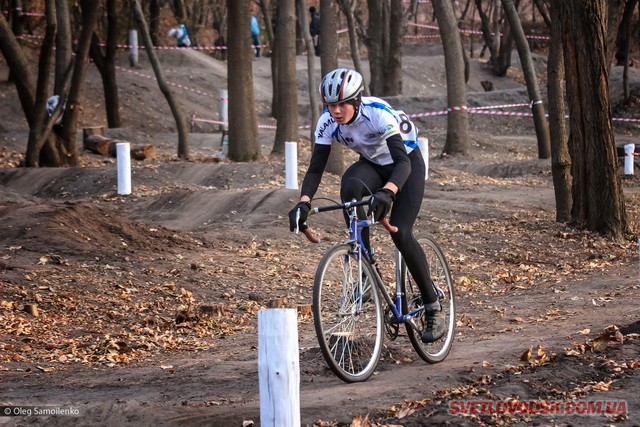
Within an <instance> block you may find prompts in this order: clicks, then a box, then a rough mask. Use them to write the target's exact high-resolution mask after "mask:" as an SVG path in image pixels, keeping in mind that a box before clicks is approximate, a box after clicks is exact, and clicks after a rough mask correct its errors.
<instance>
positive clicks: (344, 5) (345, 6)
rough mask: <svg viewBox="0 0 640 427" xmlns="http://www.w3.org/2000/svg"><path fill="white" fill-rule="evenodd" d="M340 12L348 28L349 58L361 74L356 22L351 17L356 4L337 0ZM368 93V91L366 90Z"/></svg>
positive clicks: (345, 0) (349, 0)
mask: <svg viewBox="0 0 640 427" xmlns="http://www.w3.org/2000/svg"><path fill="white" fill-rule="evenodd" d="M339 1H340V7H341V9H342V13H343V14H344V16H345V17H346V18H347V28H348V30H349V47H350V49H351V60H352V61H353V68H355V70H356V71H357V72H359V73H360V74H363V67H362V61H360V52H359V47H358V34H357V32H356V22H355V19H354V17H353V9H354V7H355V5H356V4H357V3H356V2H355V1H351V0H339ZM367 93H368V91H367Z"/></svg>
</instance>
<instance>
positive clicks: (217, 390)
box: [0, 48, 640, 426]
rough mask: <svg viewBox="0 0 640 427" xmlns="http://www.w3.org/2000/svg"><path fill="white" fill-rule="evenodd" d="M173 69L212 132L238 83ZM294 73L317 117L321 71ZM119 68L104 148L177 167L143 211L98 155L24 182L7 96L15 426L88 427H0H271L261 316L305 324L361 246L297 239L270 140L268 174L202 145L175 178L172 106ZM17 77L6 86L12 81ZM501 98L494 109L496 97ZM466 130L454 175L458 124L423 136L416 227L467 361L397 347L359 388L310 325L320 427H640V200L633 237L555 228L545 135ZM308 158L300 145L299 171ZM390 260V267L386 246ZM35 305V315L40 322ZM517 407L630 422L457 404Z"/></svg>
mask: <svg viewBox="0 0 640 427" xmlns="http://www.w3.org/2000/svg"><path fill="white" fill-rule="evenodd" d="M409 53H410V55H407V56H406V58H405V61H406V69H405V73H406V82H405V93H408V94H411V96H405V97H400V98H398V99H395V100H394V103H395V104H396V105H398V106H399V107H401V108H402V109H404V110H405V112H407V113H410V114H411V113H422V112H426V111H434V110H438V109H441V108H443V107H445V106H446V101H445V100H446V98H445V93H446V92H445V89H444V80H443V73H444V70H443V66H442V64H443V60H442V57H441V55H440V53H439V52H438V51H437V49H435V48H434V49H432V50H431V51H429V50H427V51H426V52H425V51H422V50H420V49H416V48H413V49H411V50H410V52H409ZM161 56H162V61H163V64H164V66H165V70H166V73H167V76H168V78H169V79H170V80H171V81H173V82H175V83H181V84H182V85H183V86H186V87H187V88H188V89H189V88H191V89H197V90H199V91H201V92H200V94H198V93H196V92H195V91H191V90H185V89H181V88H178V87H177V86H176V87H174V90H175V91H176V93H178V94H179V96H180V98H181V101H182V103H181V105H182V106H183V108H184V109H185V112H186V113H187V114H189V116H191V115H196V116H198V117H203V118H212V119H215V118H216V116H215V114H214V113H215V111H216V101H215V98H216V94H217V91H218V90H219V89H222V88H224V84H225V79H226V68H225V66H224V64H223V63H219V62H217V61H214V60H211V59H210V58H208V57H206V56H205V55H203V54H202V53H199V52H195V51H188V50H181V51H162V52H161ZM298 60H299V69H300V70H301V72H300V83H299V93H300V98H301V102H300V104H301V105H305V101H304V99H305V92H306V89H305V86H304V84H303V82H304V78H305V77H306V71H304V70H305V67H306V58H298ZM538 60H539V61H542V60H541V59H538ZM516 62H517V59H514V63H516ZM344 63H345V64H348V63H347V62H346V61H345V62H344ZM473 64H474V73H473V77H472V80H471V82H470V85H469V89H470V92H471V93H470V95H469V97H470V103H472V104H473V105H478V106H486V105H497V104H504V103H520V102H527V96H526V90H525V89H524V88H523V87H522V85H521V84H520V83H518V70H517V69H514V70H513V73H510V75H511V76H512V77H514V78H506V79H497V78H494V77H492V76H491V75H490V74H489V73H488V72H487V71H486V69H485V68H484V66H483V64H482V63H481V62H478V61H474V63H473ZM254 65H255V70H256V80H255V82H254V85H255V88H256V100H257V110H258V113H259V117H260V120H261V122H262V123H265V124H266V123H272V122H270V121H269V119H268V117H267V116H268V112H269V104H268V100H269V99H270V87H271V86H270V83H269V81H268V75H269V63H268V59H267V58H262V59H260V60H258V61H254ZM120 66H121V68H120V69H119V79H120V80H119V82H120V94H121V97H122V101H123V102H122V109H123V118H124V125H123V128H121V129H115V130H109V131H108V135H110V136H113V137H114V138H119V139H125V140H129V141H131V142H132V143H133V144H147V143H153V144H156V145H157V147H158V149H159V152H160V156H159V157H158V159H155V160H147V161H145V162H139V163H135V164H134V165H133V172H132V174H133V194H132V195H130V196H120V195H118V194H117V193H116V167H115V163H114V162H113V161H112V160H111V159H104V158H100V157H98V156H96V155H92V154H90V153H83V155H82V159H83V165H84V166H83V167H80V168H65V169H39V170H27V169H23V168H18V167H16V165H17V164H18V162H19V161H20V159H21V156H22V153H23V151H24V147H25V146H26V135H27V128H26V126H25V123H24V118H23V116H22V114H21V112H20V108H19V103H18V102H17V101H16V96H15V90H14V89H13V87H12V85H11V84H8V83H5V82H3V83H1V84H0V97H1V98H2V103H1V104H0V148H2V147H4V148H3V149H2V154H1V156H2V164H3V167H2V168H0V183H1V185H0V220H1V221H2V228H1V230H2V231H1V233H0V381H1V382H2V387H0V405H62V406H65V407H73V408H77V409H78V411H79V415H78V416H77V417H75V418H73V417H71V418H70V417H67V416H50V417H43V416H40V417H34V416H32V417H29V416H17V417H1V416H0V424H8V425H30V424H43V425H44V424H46V425H67V424H82V425H89V424H90V425H125V424H131V425H149V424H155V425H177V424H186V425H225V426H226V425H230V426H231V425H234V426H240V425H242V423H243V421H245V420H252V421H254V422H255V423H256V424H257V423H259V396H258V381H257V353H258V351H257V341H258V340H257V320H256V319H257V316H256V314H257V312H258V311H259V310H260V309H263V308H264V307H266V306H267V304H268V303H269V302H270V301H272V300H275V299H277V298H286V303H285V305H286V306H288V307H297V306H299V305H305V304H309V303H310V300H311V285H312V281H313V274H314V266H315V264H316V263H317V261H318V260H319V258H320V256H321V254H322V252H323V250H324V249H325V248H326V247H328V245H329V244H331V243H333V242H337V241H339V240H340V239H342V238H343V234H342V231H341V228H340V226H341V220H340V218H339V216H338V215H337V214H336V215H331V214H327V215H325V216H319V217H318V218H314V222H313V226H314V227H315V228H316V230H317V231H318V232H319V233H320V234H321V235H322V236H323V237H324V239H325V243H322V244H320V245H318V246H313V245H311V244H310V243H308V242H306V241H304V240H303V238H301V237H299V236H295V235H293V234H291V233H289V232H288V230H287V220H286V213H287V211H288V209H289V208H290V206H292V204H293V202H294V200H296V198H297V191H296V190H286V189H284V165H283V161H282V159H279V158H271V157H268V156H267V155H268V153H269V150H270V144H272V142H273V138H274V133H273V132H272V131H270V130H262V131H261V132H260V138H261V141H262V143H263V147H264V153H265V157H264V158H263V159H261V160H260V161H258V162H255V163H251V164H236V163H230V162H219V163H216V162H213V161H212V154H213V152H214V151H215V149H216V148H217V147H218V145H219V141H220V134H211V133H207V132H209V131H211V130H212V129H211V128H207V126H206V125H203V124H197V125H196V126H195V127H194V133H193V134H192V135H191V144H192V151H193V153H194V155H193V160H192V161H188V162H187V161H177V160H176V159H175V154H174V153H175V143H176V135H175V130H174V127H173V125H172V122H171V115H170V113H169V111H168V107H167V106H166V104H165V103H164V102H163V100H162V97H161V95H160V92H159V91H158V89H157V87H155V86H154V83H153V80H151V79H146V78H145V77H144V76H149V75H152V71H151V69H150V67H149V65H148V63H147V62H146V61H145V60H144V58H142V60H141V64H140V68H139V69H137V70H131V69H129V68H128V66H127V58H126V57H125V56H124V55H123V57H122V58H121V60H120ZM0 71H1V74H0V77H1V78H2V79H3V81H4V80H6V76H7V70H6V64H5V63H4V62H0ZM133 71H135V72H136V73H137V74H134V73H133ZM635 71H636V70H635V69H632V75H633V76H636V74H637V73H635ZM185 73H186V75H185ZM619 74H620V72H619V70H614V78H618V80H617V82H618V83H619ZM616 76H617V77H616ZM487 79H490V80H492V81H493V82H494V86H495V88H496V90H495V91H494V92H489V93H484V92H482V89H481V86H480V81H482V80H487ZM634 81H635V82H640V78H636V79H635V80H634ZM616 87H617V86H616ZM99 88H100V83H99V79H98V74H97V72H96V71H95V70H94V69H92V70H90V73H89V76H88V78H87V88H86V92H85V94H90V95H91V96H90V97H88V99H87V100H86V102H85V103H84V106H83V114H82V118H81V123H82V125H84V126H92V125H96V124H104V118H103V116H102V115H101V113H99V110H100V104H101V100H100V95H99V94H100V93H101V91H100V89H99ZM202 92H204V93H205V95H202ZM302 110H304V107H303V108H302ZM519 111H526V110H522V109H520V110H519ZM619 112H620V114H628V115H633V112H632V111H631V112H629V110H624V111H622V110H620V111H619ZM470 120H471V129H472V133H471V145H472V149H471V153H470V155H469V156H468V157H464V158H440V157H439V156H437V154H439V153H440V152H441V150H442V146H443V144H444V140H445V136H446V121H445V119H444V118H443V117H440V116H437V117H426V118H424V119H420V120H418V122H419V127H420V128H421V131H422V135H423V136H426V137H428V138H429V140H430V148H431V159H430V177H429V180H428V181H427V189H426V191H425V197H424V204H423V209H422V212H421V215H420V219H419V224H420V225H419V227H420V230H421V232H430V233H432V234H434V235H435V236H436V237H437V238H438V239H439V241H440V242H441V243H442V245H443V247H444V248H445V251H446V253H447V256H448V259H449V262H450V266H451V269H452V272H453V275H454V279H455V282H456V286H457V290H458V296H459V299H458V303H459V304H458V316H457V317H458V319H457V320H458V328H457V335H456V341H455V343H454V347H453V350H452V352H451V354H450V356H449V357H448V358H447V359H446V360H445V361H444V362H443V363H441V364H438V365H426V364H425V363H423V362H422V361H420V360H419V359H418V358H417V356H416V355H415V354H414V353H413V352H412V349H411V347H410V344H409V342H408V340H406V339H405V338H404V337H400V338H399V339H398V340H396V341H393V342H387V345H386V347H385V349H384V355H383V359H382V361H381V362H380V366H379V369H378V372H377V373H376V375H374V376H373V377H372V378H371V379H370V380H369V381H368V382H366V383H364V384H352V385H347V384H343V383H342V382H340V381H339V380H338V379H337V378H335V377H334V376H333V375H332V374H331V372H330V371H329V370H328V369H327V367H326V365H325V363H324V361H323V359H322V357H321V355H320V353H319V350H318V347H317V344H316V341H315V336H314V332H313V323H312V320H311V319H310V318H309V317H308V316H301V317H300V319H299V339H300V369H301V386H300V390H301V407H302V411H301V412H302V413H301V416H302V423H303V425H349V424H350V423H351V422H352V421H353V422H354V425H366V422H371V423H373V424H374V425H432V424H435V425H460V424H466V425H503V424H507V425H512V424H516V425H531V424H536V425H576V424H577V425H610V424H615V425H638V424H639V423H640V415H639V414H640V403H639V402H638V395H640V386H639V384H640V381H639V380H640V377H639V374H638V372H639V369H638V367H639V366H640V356H639V354H640V352H639V350H640V339H639V335H638V333H640V324H639V323H638V322H639V321H640V310H639V308H638V304H637V302H636V301H635V300H634V298H637V295H638V289H639V287H640V281H639V276H638V272H639V271H638V269H639V268H640V259H639V252H638V246H637V234H638V226H639V225H638V223H639V211H640V209H639V204H640V202H639V197H638V189H639V185H638V179H637V178H636V177H631V178H624V179H623V185H624V191H625V200H626V203H627V215H628V216H629V221H630V224H631V227H632V234H631V235H630V236H629V239H628V240H627V241H625V242H617V243H614V242H610V241H607V240H605V239H603V238H601V237H600V236H598V235H595V234H592V233H588V232H584V231H580V230H578V229H574V228H572V227H569V226H567V225H565V224H559V223H556V222H555V221H554V217H555V212H554V195H553V189H552V181H551V172H550V162H549V161H545V160H536V153H537V149H536V142H535V137H534V136H535V135H534V131H533V126H532V124H531V123H530V119H528V118H523V117H504V116H484V115H472V116H471V119H470ZM304 121H305V116H304V115H302V116H301V123H304ZM615 131H616V137H617V141H618V143H624V142H626V141H632V140H634V139H637V135H638V133H639V131H638V128H637V126H636V125H634V124H616V129H615ZM303 137H304V135H303ZM308 157H309V150H308V144H307V143H303V144H301V147H300V170H301V172H302V171H303V170H304V165H305V162H306V161H307V160H308ZM337 182H338V177H336V176H331V175H328V176H326V177H325V180H324V182H323V195H324V196H326V197H335V194H336V189H337ZM377 241H378V244H379V246H380V247H381V248H384V247H385V245H386V247H388V244H389V240H388V238H387V237H386V236H384V234H382V233H379V234H378V236H377ZM33 304H36V305H37V309H38V315H37V316H34V315H32V314H29V313H27V312H26V311H25V308H26V307H28V306H30V305H33ZM529 350H531V353H529ZM514 399H516V400H524V401H531V400H534V401H562V402H568V401H570V400H572V399H578V400H601V399H605V400H616V401H618V400H624V401H626V405H627V415H617V416H609V417H606V416H590V417H585V416H576V415H574V416H556V417H552V416H548V415H547V416H543V415H536V416H530V415H512V416H509V415H505V416H498V415H467V416H459V415H451V414H449V409H450V408H451V406H450V405H451V404H452V402H456V401H477V400H494V401H507V400H510V401H513V400H514ZM365 418H366V419H367V421H363V420H364V419H365ZM358 423H360V424H358Z"/></svg>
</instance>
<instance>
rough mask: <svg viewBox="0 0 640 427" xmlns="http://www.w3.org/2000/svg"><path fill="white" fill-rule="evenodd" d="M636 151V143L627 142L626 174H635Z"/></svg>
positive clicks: (625, 151) (625, 148) (625, 155)
mask: <svg viewBox="0 0 640 427" xmlns="http://www.w3.org/2000/svg"><path fill="white" fill-rule="evenodd" d="M635 151H636V144H625V146H624V174H625V175H633V156H634V154H635Z"/></svg>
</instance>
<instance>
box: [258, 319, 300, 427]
mask: <svg viewBox="0 0 640 427" xmlns="http://www.w3.org/2000/svg"><path fill="white" fill-rule="evenodd" d="M297 320H298V319H297V312H296V310H295V309H293V308H269V309H263V310H260V311H259V312H258V381H259V386H260V425H261V426H263V427H271V426H273V427H281V426H287V427H299V426H300V361H299V353H298V321H297Z"/></svg>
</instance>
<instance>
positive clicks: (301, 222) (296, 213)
mask: <svg viewBox="0 0 640 427" xmlns="http://www.w3.org/2000/svg"><path fill="white" fill-rule="evenodd" d="M310 210H311V203H309V202H299V203H298V204H297V205H295V206H294V207H293V209H291V210H290V211H289V230H291V231H296V232H297V231H300V232H302V233H304V232H305V230H306V229H307V218H309V211H310Z"/></svg>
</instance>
